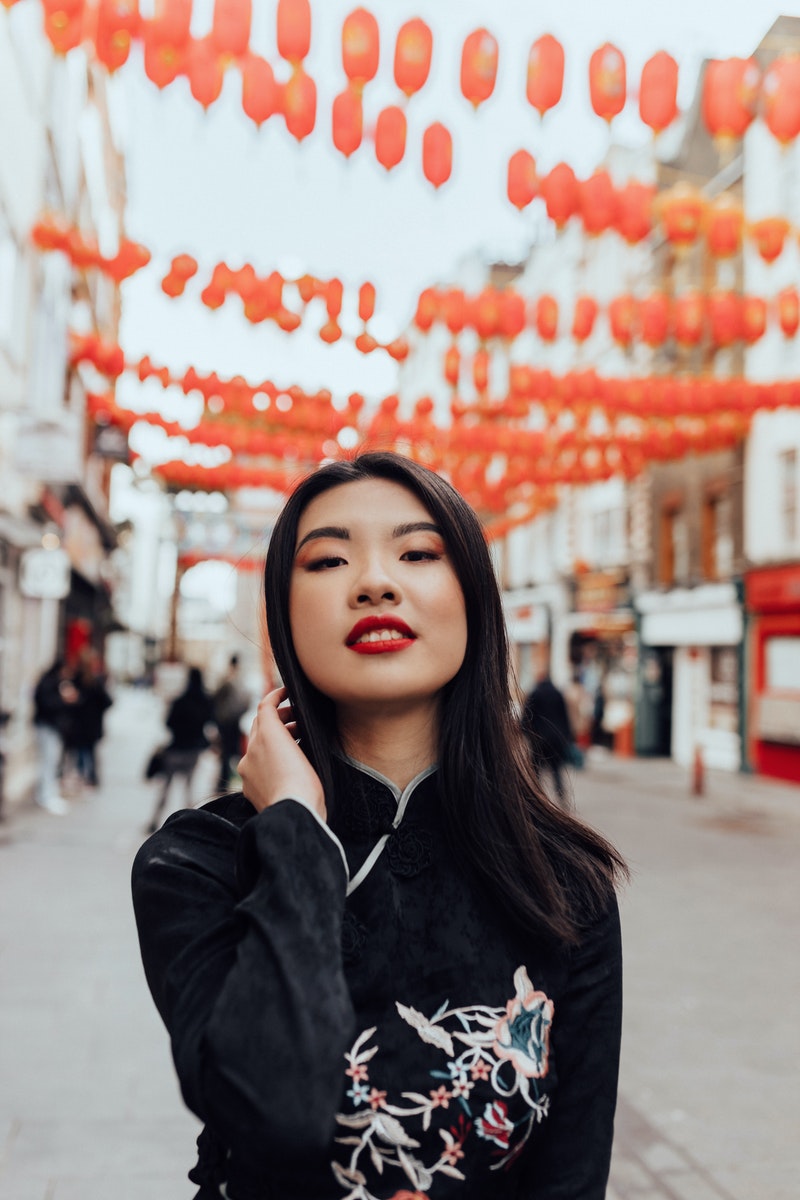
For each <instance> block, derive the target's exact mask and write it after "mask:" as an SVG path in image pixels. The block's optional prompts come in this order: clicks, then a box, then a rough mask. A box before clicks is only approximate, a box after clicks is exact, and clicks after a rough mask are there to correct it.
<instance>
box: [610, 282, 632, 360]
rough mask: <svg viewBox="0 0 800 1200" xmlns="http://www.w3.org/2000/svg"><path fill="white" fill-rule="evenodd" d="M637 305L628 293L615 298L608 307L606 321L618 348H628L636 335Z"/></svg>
mask: <svg viewBox="0 0 800 1200" xmlns="http://www.w3.org/2000/svg"><path fill="white" fill-rule="evenodd" d="M638 315H639V304H638V301H637V300H636V298H635V297H634V296H631V295H630V293H628V292H626V293H623V295H621V296H615V297H614V299H613V300H612V301H611V303H610V304H609V306H608V321H609V325H610V326H611V336H612V337H613V339H614V341H615V342H618V343H619V345H620V346H623V347H627V346H630V344H631V342H632V341H633V338H634V334H635V333H636V326H637V320H638Z"/></svg>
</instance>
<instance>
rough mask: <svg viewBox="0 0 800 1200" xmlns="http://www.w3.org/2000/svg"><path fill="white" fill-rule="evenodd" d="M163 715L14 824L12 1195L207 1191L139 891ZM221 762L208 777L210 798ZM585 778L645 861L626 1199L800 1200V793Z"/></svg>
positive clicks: (579, 787)
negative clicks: (64, 806) (87, 784)
mask: <svg viewBox="0 0 800 1200" xmlns="http://www.w3.org/2000/svg"><path fill="white" fill-rule="evenodd" d="M160 713H161V709H160V706H159V703H158V701H156V700H155V699H154V698H153V696H152V695H151V693H149V692H147V691H136V690H132V689H130V690H124V689H120V691H119V692H118V694H117V699H116V703H115V705H114V707H113V708H112V709H111V710H110V713H109V715H108V720H107V736H106V738H105V741H104V742H103V744H102V747H101V752H100V756H101V757H100V762H101V785H102V786H101V787H100V789H99V790H98V791H97V793H96V794H91V795H90V796H88V797H87V798H85V799H77V798H76V799H75V800H74V801H73V805H72V811H71V812H70V813H69V815H67V816H65V817H53V816H50V815H49V814H47V813H43V812H41V811H39V810H36V809H34V808H33V807H32V806H31V807H26V808H20V809H18V810H16V811H15V812H14V813H12V814H11V815H10V817H9V818H8V820H7V821H6V822H5V824H4V825H3V826H1V827H0V908H1V909H2V913H3V923H2V933H0V1029H2V1035H1V1036H0V1079H2V1081H3V1082H2V1088H1V1089H0V1200H156V1198H158V1200H189V1197H191V1196H192V1194H193V1188H192V1185H191V1184H189V1183H188V1181H187V1180H186V1171H187V1169H188V1168H189V1167H190V1166H191V1165H192V1163H193V1161H194V1159H193V1150H194V1146H193V1143H194V1138H195V1136H196V1132H197V1122H196V1121H195V1120H194V1118H193V1117H191V1116H190V1115H189V1114H187V1113H186V1111H185V1109H184V1108H183V1105H182V1102H181V1099H180V1096H179V1093H178V1089H177V1085H176V1083H175V1079H174V1076H173V1072H172V1067H171V1062H170V1058H169V1050H168V1044H167V1039H166V1036H165V1033H164V1030H163V1028H162V1026H161V1024H160V1021H159V1018H158V1016H157V1014H156V1012H155V1009H154V1008H153V1005H152V1003H151V1001H150V997H149V994H148V992H147V989H146V986H145V983H144V978H143V975H142V971H141V965H140V962H139V955H138V948H137V944H136V936H135V930H134V923H133V916H132V912H131V905H130V899H129V872H130V864H131V860H132V857H133V855H134V853H135V851H136V849H137V847H138V845H139V844H140V842H141V840H142V837H143V832H142V831H143V828H144V825H145V823H146V821H147V819H148V817H149V815H150V809H151V805H152V803H153V801H154V790H155V789H154V785H152V784H145V783H143V782H142V771H143V767H144V764H145V762H146V760H147V757H148V755H149V752H150V751H151V750H152V748H153V747H154V745H155V744H156V743H157V742H158V741H159V740H160V738H161V735H162V727H161V724H160ZM214 767H215V764H214V762H213V761H212V760H211V757H210V756H208V758H207V760H204V761H203V763H202V764H201V770H200V771H199V772H198V778H197V779H196V780H195V796H196V799H197V800H198V801H199V800H200V799H201V798H204V796H205V795H206V794H207V792H208V790H209V789H210V787H211V786H212V784H213V771H214ZM574 787H575V796H576V802H577V806H578V808H579V810H580V812H581V813H582V815H583V816H584V817H585V818H586V819H587V820H588V821H589V822H590V823H591V824H593V825H595V826H596V827H597V828H599V829H601V830H602V831H603V832H604V833H606V834H607V835H608V836H609V837H610V838H611V839H612V840H613V841H615V842H616V844H617V845H618V846H619V848H620V849H621V851H622V852H623V854H624V855H625V856H626V857H627V859H628V861H629V864H630V866H631V869H632V882H631V885H630V886H629V888H628V889H627V891H626V892H625V894H624V896H623V899H622V913H623V936H624V946H625V955H626V1000H625V1005H626V1006H625V1020H624V1041H623V1060H622V1078H621V1092H620V1103H619V1109H618V1118H617V1137H616V1142H615V1152H614V1163H613V1170H612V1185H611V1188H610V1189H609V1200H795V1197H796V1196H797V1194H798V1193H797V1177H798V1170H799V1168H800V1148H799V1145H800V1139H798V1130H800V1104H799V1102H798V1088H797V1064H798V1061H799V1060H800V1056H799V1055H798V1051H799V1050H800V1034H799V1033H798V1024H799V1022H798V1006H797V996H798V995H799V994H800V958H799V957H798V954H797V911H798V899H800V871H799V870H798V857H799V856H798V851H799V850H800V788H793V787H791V786H788V785H780V784H776V783H774V782H772V781H767V780H763V779H757V778H747V777H744V776H738V775H737V776H729V775H725V774H721V773H714V772H711V773H709V774H708V776H707V779H706V790H705V794H704V795H703V796H700V797H693V796H691V795H690V792H689V780H688V778H687V776H686V772H684V771H682V770H681V769H680V768H678V767H676V766H674V765H673V764H672V763H670V762H667V761H665V760H654V761H647V760H636V759H614V758H611V757H608V758H603V759H595V758H592V759H591V761H590V762H589V765H588V767H587V769H586V770H585V771H583V772H581V773H579V774H577V775H576V776H575V778H574ZM180 799H181V797H180V796H179V795H177V794H176V795H175V796H174V798H173V803H174V804H177V803H179V802H180Z"/></svg>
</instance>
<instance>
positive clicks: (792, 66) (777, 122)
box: [761, 54, 800, 146]
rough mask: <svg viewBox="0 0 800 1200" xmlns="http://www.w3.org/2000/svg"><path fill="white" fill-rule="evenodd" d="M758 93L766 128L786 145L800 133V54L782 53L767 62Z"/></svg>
mask: <svg viewBox="0 0 800 1200" xmlns="http://www.w3.org/2000/svg"><path fill="white" fill-rule="evenodd" d="M761 96H762V100H763V115H764V121H765V123H766V126H767V128H768V129H769V131H770V133H771V134H772V136H773V137H775V138H777V139H778V141H779V142H781V144H782V145H784V146H785V145H788V143H789V142H792V141H794V139H795V138H796V137H797V135H798V134H799V133H800V54H781V55H779V56H778V58H776V59H774V60H773V61H772V62H771V63H770V65H769V66H768V67H767V70H766V72H765V74H764V79H763V81H762V84H761Z"/></svg>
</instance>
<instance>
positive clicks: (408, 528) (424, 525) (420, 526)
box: [392, 521, 442, 538]
mask: <svg viewBox="0 0 800 1200" xmlns="http://www.w3.org/2000/svg"><path fill="white" fill-rule="evenodd" d="M425 532H427V533H438V535H439V537H441V536H442V531H441V529H440V528H439V526H438V525H434V523H433V521H411V522H409V524H407V525H395V527H394V529H393V530H392V537H395V538H400V537H405V535H406V534H407V533H425Z"/></svg>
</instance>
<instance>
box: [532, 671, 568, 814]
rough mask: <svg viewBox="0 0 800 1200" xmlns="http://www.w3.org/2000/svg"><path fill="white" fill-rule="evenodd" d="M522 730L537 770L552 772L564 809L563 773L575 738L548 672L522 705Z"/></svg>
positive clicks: (564, 786) (565, 801)
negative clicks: (544, 769) (545, 769)
mask: <svg viewBox="0 0 800 1200" xmlns="http://www.w3.org/2000/svg"><path fill="white" fill-rule="evenodd" d="M522 728H523V730H524V732H525V736H526V737H527V739H528V742H529V743H530V747H531V756H532V758H533V761H534V764H535V765H536V767H537V769H539V770H541V769H542V768H547V769H548V770H549V771H550V772H551V774H552V776H553V785H554V787H555V791H556V795H557V797H558V800H559V802H560V803H561V804H562V805H564V806H566V804H567V792H566V785H565V780H564V773H563V769H564V766H565V764H566V763H567V762H568V761H569V757H570V746H571V745H572V743H573V741H574V738H573V733H572V726H571V724H570V719H569V713H568V712H567V703H566V701H565V699H564V696H563V695H562V693H561V692H560V691H559V690H558V688H557V687H556V685H555V684H554V683H553V681H552V679H551V678H550V675H549V674H548V673H547V672H545V674H543V675H542V676H541V678H540V679H539V682H538V683H537V684H536V686H535V688H534V689H533V691H532V692H530V694H529V695H528V697H527V699H526V701H525V706H524V708H523V710H522Z"/></svg>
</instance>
